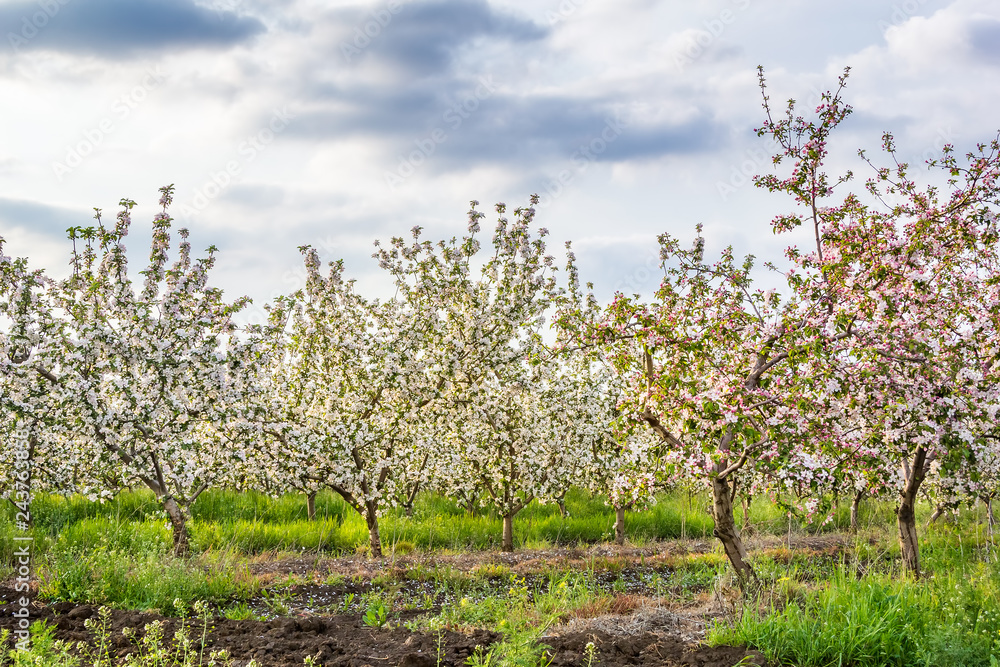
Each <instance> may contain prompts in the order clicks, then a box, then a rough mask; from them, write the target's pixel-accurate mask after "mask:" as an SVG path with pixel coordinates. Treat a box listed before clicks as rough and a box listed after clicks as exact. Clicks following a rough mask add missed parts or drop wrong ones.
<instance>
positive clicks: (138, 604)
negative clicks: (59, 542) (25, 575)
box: [36, 545, 258, 615]
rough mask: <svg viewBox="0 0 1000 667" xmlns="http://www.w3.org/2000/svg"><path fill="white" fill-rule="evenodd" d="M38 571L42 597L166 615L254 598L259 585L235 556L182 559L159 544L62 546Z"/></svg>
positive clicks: (206, 556)
mask: <svg viewBox="0 0 1000 667" xmlns="http://www.w3.org/2000/svg"><path fill="white" fill-rule="evenodd" d="M36 574H37V576H38V581H39V595H40V596H41V597H42V598H43V599H47V600H50V601H63V600H65V601H70V602H79V603H89V604H108V605H112V606H114V607H118V608H122V609H151V610H159V611H160V612H161V613H163V614H165V615H174V614H176V613H177V612H178V611H180V610H181V609H182V608H183V607H184V606H186V607H190V606H191V605H192V604H193V603H194V602H196V601H198V600H204V601H206V602H211V603H214V604H223V603H226V602H230V601H232V600H245V599H249V598H250V597H252V596H253V595H254V594H255V593H256V592H257V590H258V585H257V583H256V581H255V580H254V579H253V578H252V577H251V576H250V574H249V572H248V571H247V570H246V568H245V566H241V565H239V564H238V563H237V562H236V559H235V558H233V557H232V556H231V555H220V554H205V555H203V556H202V557H200V558H198V559H194V560H179V559H173V558H170V557H169V556H168V555H167V552H166V551H165V550H164V549H157V548H154V547H150V548H148V549H147V550H144V551H140V552H135V551H121V550H118V549H116V548H114V547H108V546H105V545H101V546H97V547H90V548H80V547H78V546H57V547H55V548H53V549H52V550H51V551H50V552H49V553H48V554H47V556H46V558H45V560H44V562H43V563H42V564H41V565H40V566H39V567H38V569H37V572H36ZM178 602H180V604H181V605H182V606H178Z"/></svg>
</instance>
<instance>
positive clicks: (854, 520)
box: [851, 491, 864, 534]
mask: <svg viewBox="0 0 1000 667" xmlns="http://www.w3.org/2000/svg"><path fill="white" fill-rule="evenodd" d="M863 497H864V491H857V492H856V493H855V494H854V500H852V501H851V532H852V533H855V534H856V533H857V532H858V510H859V509H860V508H861V499H862V498H863Z"/></svg>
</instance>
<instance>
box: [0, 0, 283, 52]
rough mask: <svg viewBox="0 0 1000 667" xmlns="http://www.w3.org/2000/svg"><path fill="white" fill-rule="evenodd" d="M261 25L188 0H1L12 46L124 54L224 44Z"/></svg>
mask: <svg viewBox="0 0 1000 667" xmlns="http://www.w3.org/2000/svg"><path fill="white" fill-rule="evenodd" d="M264 30H265V28H264V25H263V23H261V22H260V21H259V20H257V19H255V18H251V17H248V16H240V15H238V14H236V13H234V12H232V11H225V10H223V9H212V8H209V7H203V6H200V5H196V4H194V2H192V0H52V2H50V3H46V6H45V7H44V8H43V7H42V3H38V2H14V3H9V4H4V5H0V34H4V35H7V41H8V42H9V43H10V47H11V48H13V49H14V50H16V51H19V50H22V49H24V50H31V49H43V50H50V51H62V52H66V53H87V54H94V55H99V56H103V57H106V58H124V57H128V56H131V55H133V54H135V53H137V52H157V51H163V50H166V49H171V50H173V49H176V48H178V47H181V48H184V47H226V46H232V45H233V44H236V43H239V42H242V41H245V40H247V39H249V38H251V37H253V36H254V35H257V34H259V33H261V32H263V31H264Z"/></svg>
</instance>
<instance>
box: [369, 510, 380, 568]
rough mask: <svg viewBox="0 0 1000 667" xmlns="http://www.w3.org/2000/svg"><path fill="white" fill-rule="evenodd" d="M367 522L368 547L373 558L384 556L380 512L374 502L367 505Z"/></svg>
mask: <svg viewBox="0 0 1000 667" xmlns="http://www.w3.org/2000/svg"><path fill="white" fill-rule="evenodd" d="M366 510H367V511H366V512H365V523H366V524H368V547H369V549H370V557H371V558H381V557H382V538H381V537H379V534H378V514H377V512H376V507H375V504H374V503H369V504H368V505H366Z"/></svg>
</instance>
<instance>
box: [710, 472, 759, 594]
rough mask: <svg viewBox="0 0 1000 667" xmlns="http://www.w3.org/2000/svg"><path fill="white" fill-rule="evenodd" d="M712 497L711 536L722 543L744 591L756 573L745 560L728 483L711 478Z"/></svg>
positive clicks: (744, 548)
mask: <svg viewBox="0 0 1000 667" xmlns="http://www.w3.org/2000/svg"><path fill="white" fill-rule="evenodd" d="M712 497H713V499H714V504H713V506H712V514H713V518H714V519H715V529H714V530H713V531H712V534H713V535H715V536H716V537H717V538H719V541H720V542H722V546H723V548H724V549H725V550H726V557H727V558H729V562H730V564H732V566H733V570H735V571H736V578H737V580H738V581H739V584H740V589H742V590H744V591H746V590H747V588H748V587H749V586H750V585H751V584H753V583H755V582H756V581H757V573H756V572H754V570H753V568H752V567H750V564H749V563H748V562H747V560H746V558H747V551H746V547H744V546H743V540H742V539H741V538H740V531H739V530H737V528H736V519H735V518H734V516H733V500H732V496H731V495H730V491H729V481H728V480H725V479H719V478H718V477H715V478H713V479H712Z"/></svg>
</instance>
